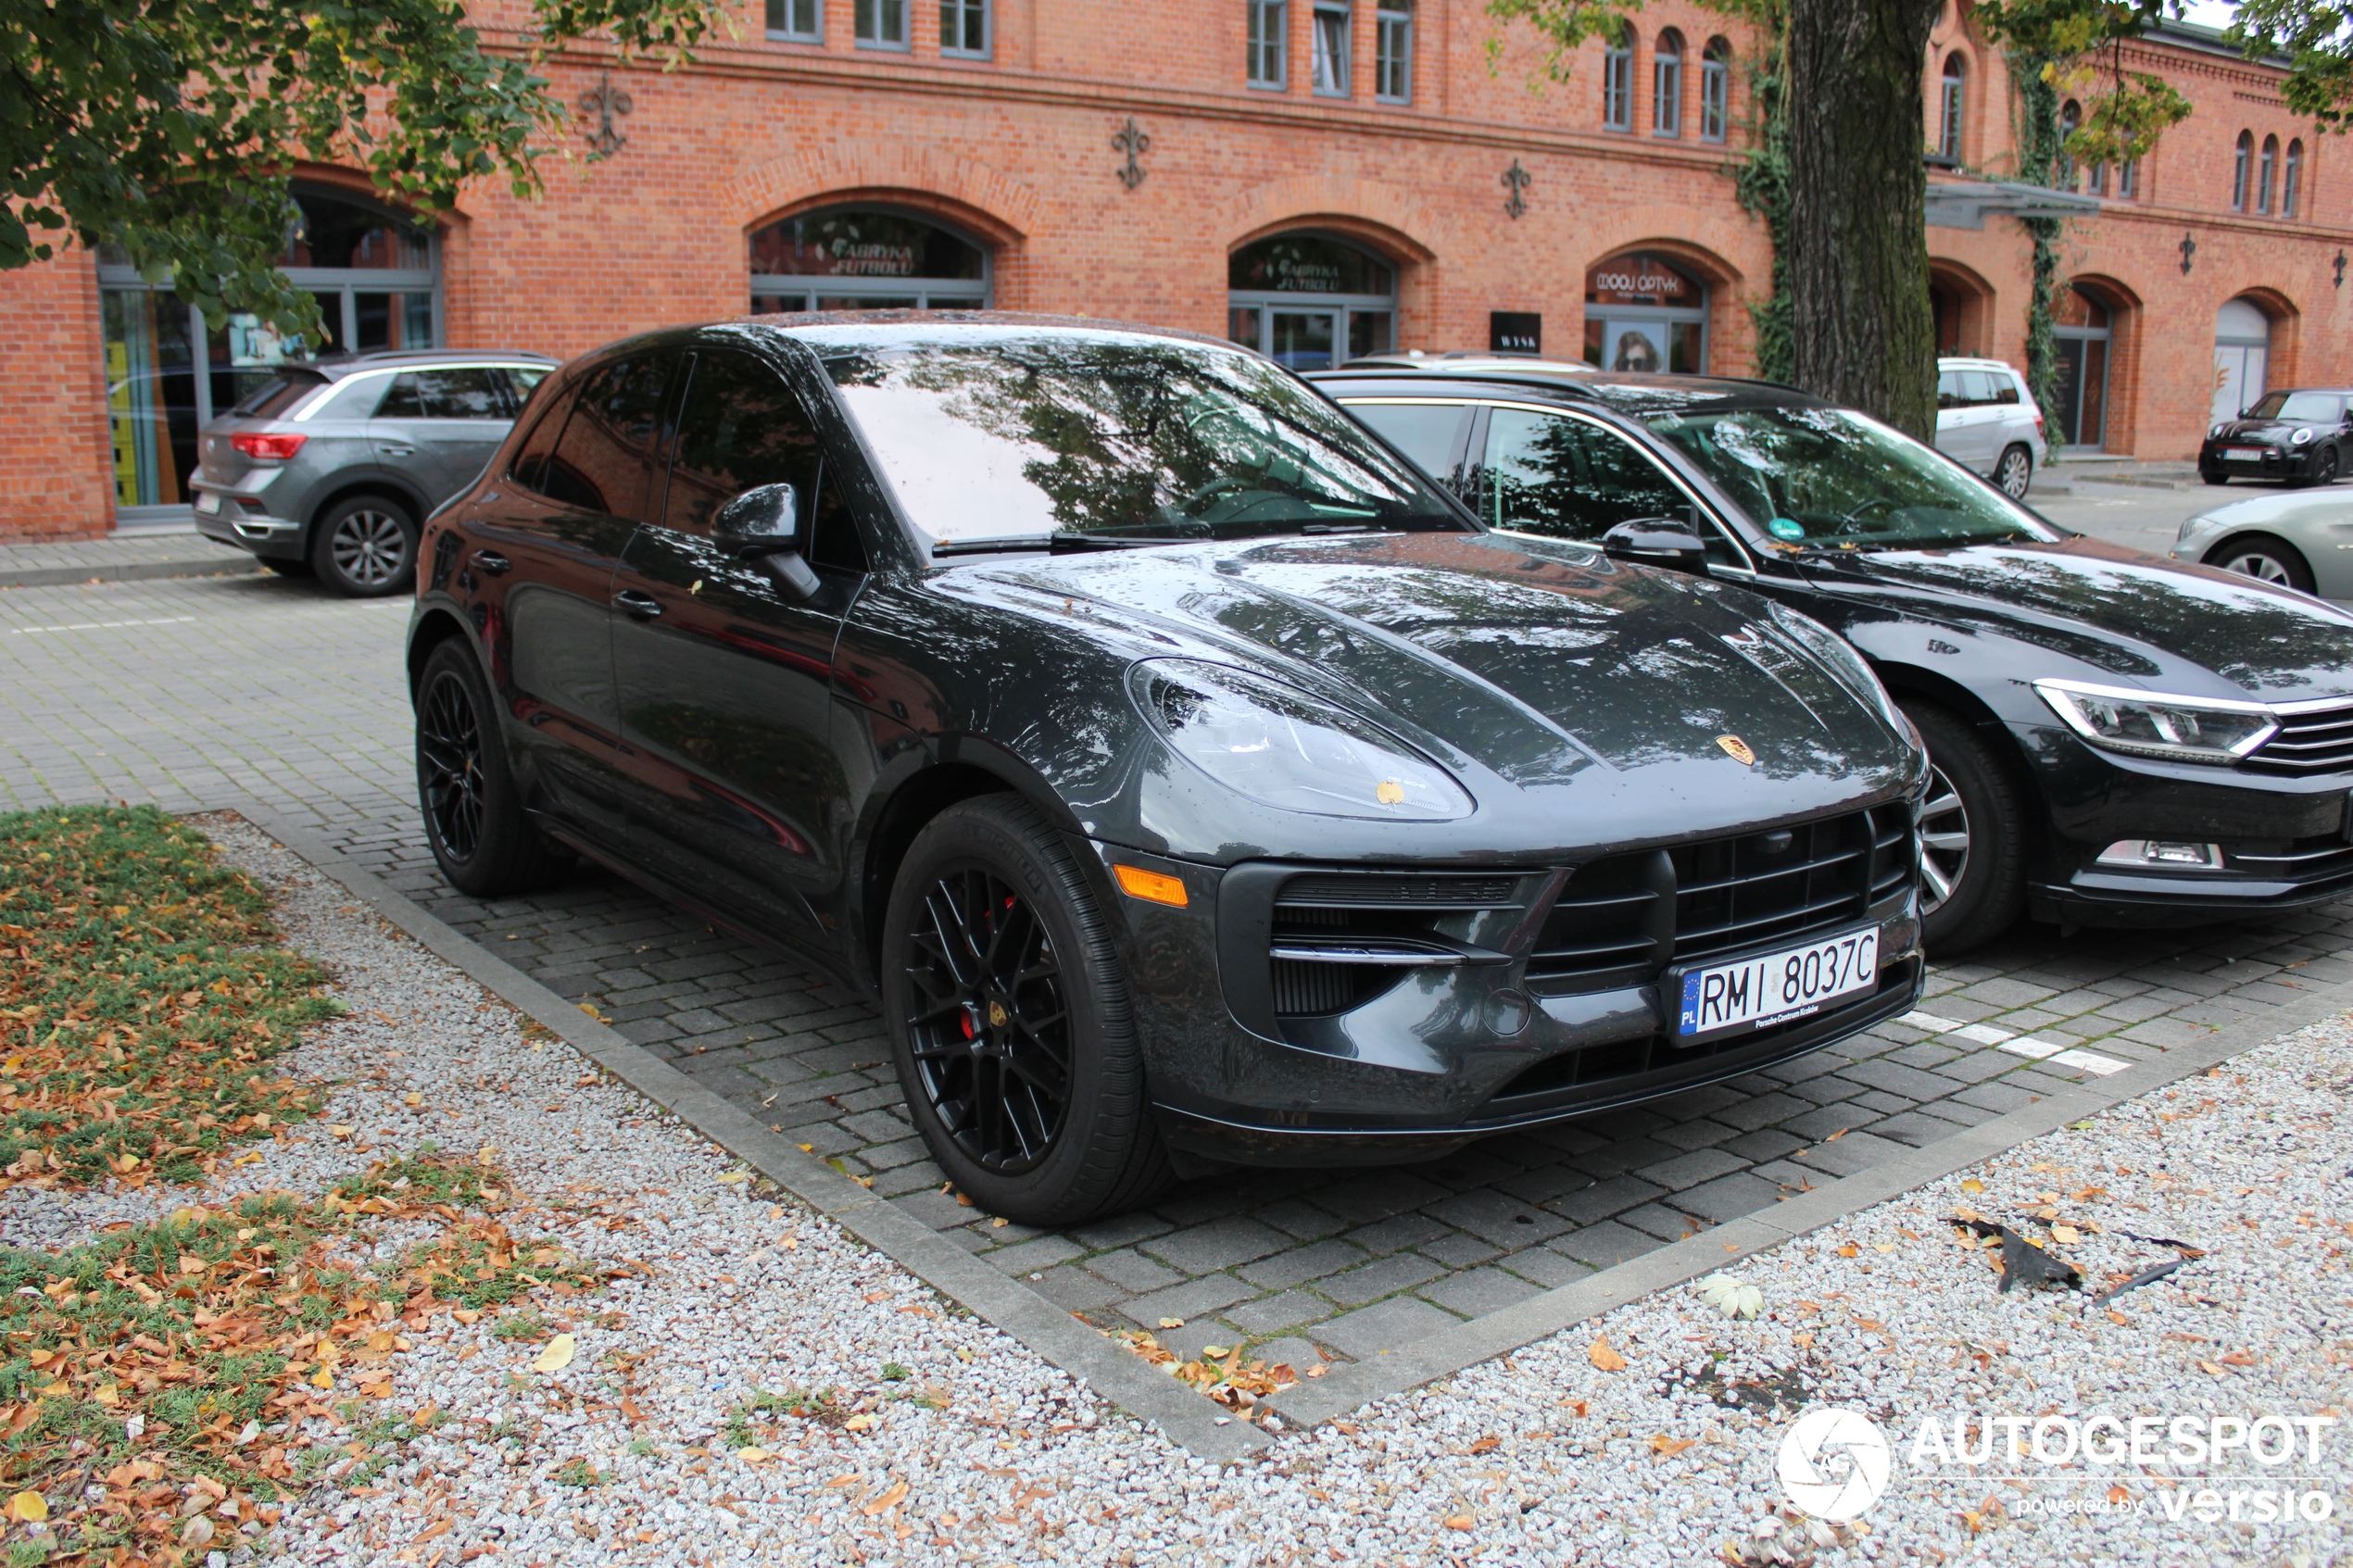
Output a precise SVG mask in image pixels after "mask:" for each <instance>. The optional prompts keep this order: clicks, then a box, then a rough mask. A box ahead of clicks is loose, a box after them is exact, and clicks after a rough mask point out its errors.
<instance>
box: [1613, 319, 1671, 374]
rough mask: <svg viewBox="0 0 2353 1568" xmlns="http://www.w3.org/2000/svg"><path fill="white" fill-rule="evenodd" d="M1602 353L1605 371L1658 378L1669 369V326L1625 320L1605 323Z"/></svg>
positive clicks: (1659, 322) (1656, 322) (1664, 323)
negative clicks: (1661, 372) (1657, 373)
mask: <svg viewBox="0 0 2353 1568" xmlns="http://www.w3.org/2000/svg"><path fill="white" fill-rule="evenodd" d="M1602 351H1603V355H1604V358H1603V361H1602V363H1603V365H1604V368H1605V369H1608V370H1629V371H1632V372H1634V373H1636V374H1641V375H1649V374H1655V373H1656V372H1658V371H1660V370H1665V369H1667V323H1666V322H1665V321H1629V320H1611V321H1607V322H1604V324H1603V327H1602Z"/></svg>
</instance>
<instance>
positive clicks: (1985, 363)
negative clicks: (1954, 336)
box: [1936, 359, 2043, 501]
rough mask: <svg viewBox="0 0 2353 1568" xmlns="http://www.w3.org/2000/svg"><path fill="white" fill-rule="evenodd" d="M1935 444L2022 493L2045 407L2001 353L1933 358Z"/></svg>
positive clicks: (2006, 489)
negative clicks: (1999, 356)
mask: <svg viewBox="0 0 2353 1568" xmlns="http://www.w3.org/2000/svg"><path fill="white" fill-rule="evenodd" d="M1936 449H1937V450H1938V451H1940V452H1942V453H1944V455H1945V456H1946V457H1948V458H1952V459H1953V460H1954V461H1956V462H1958V463H1965V464H1967V465H1968V466H1969V468H1970V469H1972V470H1975V471H1977V472H1979V473H1982V474H1983V475H1984V476H1985V477H1986V478H1988V479H1990V480H1992V481H1993V482H1994V483H1995V484H1996V485H1998V486H2000V487H2001V491H2002V494H2003V495H2007V496H2008V497H2009V498H2010V499H2012V500H2014V501H2022V500H2024V499H2026V487H2027V485H2028V484H2029V483H2032V480H2033V478H2034V459H2035V454H2037V453H2039V452H2040V451H2042V449H2043V411H2042V410H2041V409H2040V408H2036V407H2035V406H2034V399H2033V398H2032V397H2031V396H2029V395H2027V391H2026V378H2025V377H2024V376H2023V375H2021V374H2020V373H2019V372H2018V371H2016V370H2012V369H2010V367H2008V366H2007V365H2005V364H2004V363H2002V361H2000V360H1999V359H1939V360H1938V361H1937V362H1936Z"/></svg>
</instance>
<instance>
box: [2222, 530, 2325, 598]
mask: <svg viewBox="0 0 2353 1568" xmlns="http://www.w3.org/2000/svg"><path fill="white" fill-rule="evenodd" d="M2205 564H2206V565H2208V566H2219V567H2221V569H2222V570H2223V571H2235V572H2238V573H2240V574H2242V575H2244V576H2247V577H2254V578H2258V579H2260V580H2261V581H2263V582H2265V583H2277V584H2279V585H2280V586H2281V587H2284V588H2296V589H2300V590H2301V591H2303V592H2305V593H2307V594H2309V593H2310V592H2311V591H2312V568H2311V567H2310V565H2309V564H2308V563H2307V562H2306V561H2305V559H2304V554H2303V552H2302V551H2300V550H2298V549H2297V548H2296V546H2293V545H2291V544H2289V543H2288V542H2287V541H2286V540H2284V539H2279V538H2274V537H2273V536H2272V535H2271V534H2269V533H2242V534H2240V535H2238V536H2237V537H2236V538H2234V539H2225V540H2223V541H2222V542H2221V544H2219V545H2217V546H2214V547H2213V548H2212V549H2210V550H2208V551H2207V552H2206V559H2205Z"/></svg>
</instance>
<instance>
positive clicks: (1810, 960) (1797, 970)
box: [1669, 925, 1879, 1045]
mask: <svg viewBox="0 0 2353 1568" xmlns="http://www.w3.org/2000/svg"><path fill="white" fill-rule="evenodd" d="M1669 973H1670V974H1676V973H1680V976H1681V981H1682V1005H1681V1007H1680V1009H1679V1010H1678V1016H1677V1019H1676V1022H1675V1037H1676V1039H1677V1040H1678V1041H1679V1042H1680V1043H1682V1044H1684V1045H1692V1044H1696V1043H1697V1042H1699V1041H1702V1040H1712V1039H1716V1038H1718V1037H1719V1036H1721V1035H1738V1034H1743V1033H1745V1032H1747V1031H1748V1030H1751V1029H1761V1028H1763V1027H1765V1026H1766V1025H1767V1024H1769V1023H1786V1022H1789V1021H1790V1020H1791V1019H1793V1018H1804V1017H1806V1016H1807V1015H1808V1014H1810V1013H1817V1012H1820V1011H1821V1010H1823V1009H1825V1008H1828V1007H1830V1006H1831V1005H1832V1004H1834V1003H1836V1002H1839V1001H1841V1000H1843V999H1844V998H1846V997H1855V996H1860V995H1862V994H1863V993H1865V992H1867V991H1869V990H1872V989H1874V988H1875V987H1876V986H1877V985H1879V927H1878V926H1876V925H1873V926H1867V927H1865V928H1864V929H1863V930H1860V931H1843V932H1840V933H1839V934H1838V935H1835V936H1825V937H1822V938H1820V939H1818V940H1817V941H1813V942H1808V943H1806V945H1805V946H1804V947H1783V948H1781V949H1780V950H1779V951H1778V952H1772V953H1766V954H1762V955H1760V956H1758V957H1756V958H1753V959H1743V960H1741V961H1739V962H1738V963H1724V964H1708V965H1705V966H1704V967H1701V968H1696V969H1687V970H1682V971H1669Z"/></svg>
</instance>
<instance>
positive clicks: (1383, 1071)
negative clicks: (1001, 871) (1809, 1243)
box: [1091, 799, 1925, 1166]
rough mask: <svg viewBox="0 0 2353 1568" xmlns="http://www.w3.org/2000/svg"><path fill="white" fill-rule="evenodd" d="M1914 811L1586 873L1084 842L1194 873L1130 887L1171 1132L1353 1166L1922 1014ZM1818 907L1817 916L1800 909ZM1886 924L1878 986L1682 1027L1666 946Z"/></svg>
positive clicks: (1694, 848) (1638, 856) (1133, 957)
mask: <svg viewBox="0 0 2353 1568" xmlns="http://www.w3.org/2000/svg"><path fill="white" fill-rule="evenodd" d="M1911 812H1912V805H1911V803H1910V802H1908V801H1906V800H1903V799H1897V800H1893V801H1885V802H1881V803H1880V804H1878V805H1876V806H1873V807H1870V808H1868V809H1862V810H1856V811H1850V812H1848V813H1844V814H1843V815H1840V816H1836V817H1831V818H1823V819H1818V820H1817V821H1816V822H1812V823H1808V824H1803V825H1800V826H1799V827H1798V828H1797V835H1796V847H1792V846H1791V845H1790V843H1789V842H1788V841H1789V840H1790V839H1791V836H1792V835H1791V834H1790V833H1788V832H1786V831H1782V830H1779V829H1773V830H1765V831H1762V832H1759V831H1757V830H1752V831H1751V833H1750V834H1747V835H1745V836H1739V837H1732V838H1724V839H1717V840H1708V841H1704V842H1701V843H1698V844H1693V845H1685V846H1675V847H1662V848H1657V849H1648V850H1634V851H1625V852H1618V853H1616V854H1610V855H1601V856H1597V857H1595V858H1594V859H1590V860H1585V861H1582V862H1580V863H1579V865H1578V866H1576V867H1575V868H1574V869H1570V868H1565V867H1558V868H1556V867H1496V866H1492V865H1489V866H1483V867H1463V866H1445V867H1423V866H1414V867H1407V868H1401V869H1398V870H1395V871H1391V870H1390V869H1387V868H1368V867H1363V866H1346V865H1333V866H1319V865H1309V864H1302V863H1297V862H1276V861H1244V862H1242V863H1240V864H1239V865H1236V866H1233V867H1230V868H1217V867H1210V866H1201V865H1196V864H1192V863H1190V862H1186V861H1177V860H1170V859H1162V858H1159V857H1153V856H1146V855H1140V854H1138V853H1135V852H1132V851H1128V850H1125V849H1114V848H1111V847H1106V846H1102V845H1093V846H1091V847H1092V849H1093V850H1094V851H1095V853H1097V854H1098V855H1100V856H1101V859H1102V860H1103V861H1104V862H1106V863H1109V862H1114V861H1116V862H1117V863H1120V864H1126V865H1132V866H1139V867H1141V868H1143V869H1145V870H1149V871H1154V872H1163V873H1164V874H1167V875H1171V876H1175V877H1177V878H1178V879H1180V880H1181V881H1182V882H1183V883H1184V884H1185V887H1186V890H1187V896H1188V904H1187V907H1185V908H1184V909H1173V908H1167V907H1164V906H1160V905H1155V904H1148V903H1144V902H1141V901H1139V900H1136V899H1131V898H1125V897H1118V896H1117V895H1116V894H1114V895H1113V903H1114V907H1115V908H1117V909H1120V910H1121V912H1122V914H1123V915H1124V917H1125V921H1124V923H1125V925H1126V932H1125V933H1124V936H1123V942H1122V946H1123V947H1124V949H1125V956H1126V969H1127V973H1128V977H1129V984H1130V986H1131V988H1132V992H1133V995H1134V1001H1135V1008H1134V1017H1135V1020H1136V1027H1137V1030H1138V1033H1139V1036H1140V1043H1141V1045H1142V1047H1143V1049H1144V1053H1145V1060H1146V1065H1147V1071H1148V1073H1149V1077H1150V1082H1151V1100H1152V1104H1153V1106H1154V1109H1155V1110H1156V1112H1157V1114H1158V1117H1159V1120H1160V1123H1161V1125H1162V1128H1163V1130H1164V1135H1165V1136H1166V1137H1167V1139H1168V1141H1169V1143H1170V1145H1171V1146H1172V1148H1175V1149H1176V1150H1177V1151H1179V1152H1180V1153H1181V1154H1185V1155H1191V1156H1195V1157H1200V1158H1203V1159H1206V1160H1214V1161H1224V1162H1235V1163H1244V1164H1254V1165H1293V1166H1316V1165H1345V1164H1361V1163H1364V1162H1365V1161H1366V1160H1369V1159H1377V1158H1378V1159H1388V1158H1417V1157H1422V1156H1429V1155H1435V1154H1438V1153H1441V1152H1444V1151H1445V1150H1447V1149H1451V1148H1457V1147H1459V1146H1461V1145H1463V1144H1465V1143H1467V1142H1469V1141H1471V1140H1473V1139H1475V1138H1479V1137H1485V1136H1489V1135H1493V1134H1496V1133H1501V1132H1506V1131H1510V1130H1513V1129H1516V1128H1522V1127H1529V1126H1534V1125H1539V1124H1541V1123H1550V1122H1557V1121H1561V1120H1565V1119H1567V1118H1569V1117H1573V1116H1579V1115H1584V1114H1588V1113H1591V1112H1593V1111H1597V1110H1607V1109H1609V1108H1612V1107H1616V1106H1623V1105H1628V1104H1631V1103H1633V1102H1636V1101H1640V1100H1644V1099H1650V1098H1656V1097H1658V1096H1662V1095H1668V1094H1674V1093H1678V1092H1680V1091H1682V1090H1684V1089H1688V1088H1692V1087H1694V1086H1697V1085H1703V1084H1709V1083H1715V1082H1718V1081H1720V1080H1723V1079H1726V1078H1733V1077H1738V1076H1740V1075H1741V1074H1743V1073H1750V1072H1754V1071H1755V1069H1756V1068H1758V1067H1760V1066H1764V1065H1767V1064H1768V1063H1771V1062H1774V1061H1779V1060H1784V1059H1786V1058H1788V1057H1791V1056H1794V1055H1797V1054H1799V1053H1801V1052H1804V1051H1808V1050H1812V1049H1815V1048H1818V1047H1821V1046H1824V1045H1828V1044H1830V1043H1831V1042H1832V1041H1835V1040H1838V1039H1842V1038H1844V1037H1845V1036H1846V1035H1851V1034H1854V1033H1856V1031H1858V1030H1862V1029H1866V1028H1869V1027H1870V1026H1871V1025H1872V1024H1874V1023H1876V1022H1880V1021H1881V1020H1882V1019H1885V1018H1890V1017H1894V1016H1895V1015H1897V1014H1900V1013H1902V1012H1904V1011H1906V1010H1908V1009H1909V1008H1911V1007H1912V1006H1913V1005H1914V1003H1915V1002H1916V1001H1917V1000H1918V998H1919V994H1920V987H1921V984H1922V981H1923V978H1924V976H1925V965H1924V962H1923V960H1922V957H1921V954H1920V950H1919V918H1918V911H1919V904H1918V893H1917V870H1916V867H1917V846H1916V843H1915V838H1914V834H1913V828H1912V818H1911ZM1776 837H1778V838H1779V839H1780V840H1781V841H1783V842H1781V843H1780V845H1779V846H1777V847H1771V848H1769V849H1768V850H1767V851H1765V853H1767V854H1769V855H1770V856H1776V857H1784V858H1783V859H1776V860H1770V861H1764V862H1759V861H1756V860H1755V859H1753V858H1746V859H1744V857H1747V856H1748V850H1747V848H1744V847H1750V846H1753V845H1755V843H1757V842H1759V841H1765V840H1770V839H1774V838H1776ZM1706 856H1717V857H1718V859H1714V860H1708V859H1704V857H1706ZM1760 866H1761V867H1762V868H1763V869H1759V867H1760ZM1797 878H1802V879H1803V887H1804V889H1805V891H1804V892H1803V894H1802V895H1800V896H1799V897H1798V898H1797V900H1796V904H1797V905H1798V906H1799V907H1802V910H1803V913H1802V915H1796V914H1784V913H1780V912H1772V911H1776V910H1786V909H1789V908H1791V906H1790V905H1788V904H1776V903H1775V902H1774V899H1775V898H1776V897H1779V896H1780V891H1781V890H1783V889H1785V888H1786V887H1787V886H1788V885H1790V884H1791V882H1792V879H1797ZM1841 878H1852V879H1854V880H1852V881H1842V880H1839V879H1841ZM1104 883H1105V884H1107V885H1108V884H1111V883H1112V878H1111V876H1110V874H1109V873H1108V872H1106V874H1105V877H1104ZM1401 888H1403V889H1406V891H1398V889H1401ZM1414 888H1421V889H1424V890H1423V891H1412V889H1414ZM1752 888H1754V889H1756V890H1757V891H1755V892H1751V891H1750V890H1751V889H1752ZM1383 889H1386V891H1383ZM1432 889H1434V891H1432ZM1450 890H1451V891H1450ZM1382 898H1388V899H1390V902H1387V903H1382V902H1381V899H1382ZM1743 899H1745V900H1747V901H1746V902H1743ZM1450 900H1451V901H1450ZM1716 900H1720V901H1721V902H1720V904H1719V903H1718V902H1715V901H1716ZM1799 919H1802V920H1803V921H1805V922H1810V923H1802V924H1795V925H1791V924H1786V923H1781V922H1784V921H1786V920H1799ZM1874 925H1875V926H1876V927H1877V929H1878V931H1879V933H1880V962H1879V969H1878V972H1877V976H1876V984H1875V985H1874V986H1873V988H1872V989H1871V990H1869V991H1867V992H1865V993H1863V994H1862V995H1860V996H1858V997H1853V998H1851V999H1848V1000H1845V1001H1843V1002H1842V1003H1840V1004H1838V1005H1836V1006H1833V1007H1831V1008H1830V1009H1829V1010H1825V1011H1823V1012H1819V1013H1815V1014H1812V1015H1809V1016H1802V1017H1796V1018H1792V1019H1789V1020H1787V1021H1786V1022H1780V1023H1777V1024H1771V1025H1768V1026H1766V1027H1762V1028H1758V1029H1755V1030H1753V1031H1751V1032H1750V1033H1748V1034H1744V1035H1733V1036H1730V1037H1728V1038H1725V1039H1722V1040H1719V1041H1713V1042H1703V1043H1701V1044H1698V1045H1694V1046H1683V1045H1680V1044H1678V1043H1676V1041H1675V1038H1674V1035H1673V1034H1672V1031H1673V1029H1674V1025H1675V1017H1674V1003H1675V998H1673V997H1663V996H1662V995H1661V992H1662V990H1663V989H1664V988H1665V972H1666V969H1667V964H1668V963H1669V962H1670V961H1679V962H1686V963H1689V962H1699V963H1705V964H1710V965H1713V964H1718V963H1725V962H1733V961H1738V960H1741V959H1743V958H1745V957H1756V956H1761V955H1763V954H1766V953H1769V952H1775V951H1779V950H1781V949H1784V948H1790V947H1798V946H1801V945H1805V944H1807V943H1810V942H1813V941H1815V940H1817V939H1819V938H1822V937H1826V936H1828V935H1831V934H1833V933H1837V932H1843V931H1849V930H1853V929H1856V928H1859V927H1864V926H1874ZM1728 934H1729V935H1728ZM1384 945H1386V946H1384ZM1341 953H1353V954H1354V955H1355V957H1354V959H1353V960H1345V959H1337V958H1335V957H1333V955H1337V954H1341ZM1595 954H1604V955H1605V956H1604V957H1601V958H1596V957H1594V955H1595ZM1317 955H1323V957H1321V958H1318V957H1317ZM1416 955H1418V958H1417V957H1416ZM1390 956H1396V957H1398V958H1399V960H1400V961H1399V963H1398V964H1397V965H1396V966H1395V967H1390V965H1389V957H1390ZM1417 965H1418V966H1417ZM1221 1001H1222V1003H1223V1005H1222V1006H1221V1005H1219V1004H1220V1002H1221Z"/></svg>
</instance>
